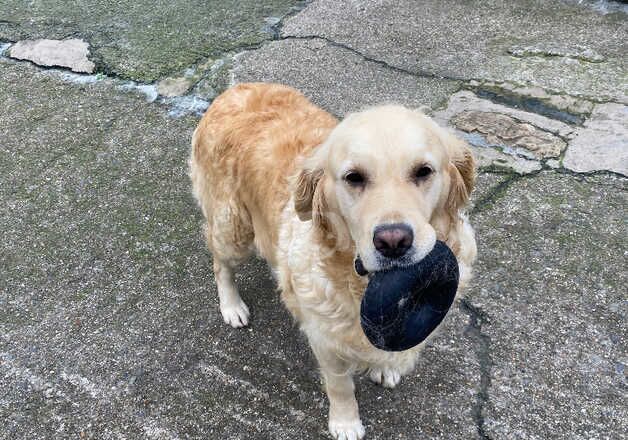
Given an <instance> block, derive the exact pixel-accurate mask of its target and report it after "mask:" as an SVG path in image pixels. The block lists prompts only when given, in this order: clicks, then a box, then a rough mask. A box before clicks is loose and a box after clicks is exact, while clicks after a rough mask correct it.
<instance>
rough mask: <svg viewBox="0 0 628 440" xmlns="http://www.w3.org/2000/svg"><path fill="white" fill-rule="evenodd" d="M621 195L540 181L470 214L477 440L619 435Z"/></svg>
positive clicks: (586, 183)
mask: <svg viewBox="0 0 628 440" xmlns="http://www.w3.org/2000/svg"><path fill="white" fill-rule="evenodd" d="M627 190H628V185H627V181H626V179H623V178H618V177H613V176H596V177H586V178H583V177H581V176H573V175H566V174H558V173H555V172H542V173H540V174H538V175H537V176H535V177H533V178H530V177H528V178H525V177H524V178H518V179H515V180H513V181H510V184H509V185H508V186H504V185H502V191H501V192H500V193H499V194H496V197H495V198H494V200H493V201H492V202H491V203H485V204H483V205H482V206H481V207H479V208H478V209H476V210H475V212H474V214H473V215H472V220H473V223H474V225H475V228H476V232H477V234H478V236H479V240H478V243H479V250H478V251H479V261H478V264H477V266H476V269H475V279H474V281H473V283H472V287H471V289H470V291H469V293H468V296H467V301H469V303H470V304H471V305H472V306H473V307H476V308H477V310H478V311H479V312H478V313H479V315H480V317H481V318H480V321H481V332H482V334H483V335H484V336H485V337H486V338H487V340H486V352H485V354H486V359H485V360H486V361H487V363H488V367H489V368H488V369H487V370H486V375H487V376H488V377H490V381H488V382H489V383H488V386H487V387H486V395H485V396H486V405H485V406H484V407H483V410H482V419H483V420H482V426H483V432H484V433H485V435H486V438H492V439H513V438H517V439H547V438H552V439H592V438H595V439H616V438H623V437H624V436H625V433H626V432H627V430H628V414H627V413H628V410H627V408H626V405H625V397H626V370H625V365H626V361H628V351H627V349H626V347H627V346H626V342H627V337H628V330H627V329H628V327H627V325H626V312H627V311H628V310H627V308H626V305H627V304H626V285H627V283H628V274H627V273H626V271H625V270H624V269H623V268H624V267H625V263H626V248H627V246H628V240H627V237H628V231H627V228H626V218H627V217H626V216H627V215H628V212H627V208H626V207H627V206H628V203H627V202H628V191H627ZM485 365H486V364H485Z"/></svg>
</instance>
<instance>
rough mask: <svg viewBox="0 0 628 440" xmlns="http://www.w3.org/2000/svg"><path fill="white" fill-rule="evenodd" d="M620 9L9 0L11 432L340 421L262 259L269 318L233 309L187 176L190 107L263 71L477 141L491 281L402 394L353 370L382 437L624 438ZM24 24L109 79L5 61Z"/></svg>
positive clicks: (1, 111)
mask: <svg viewBox="0 0 628 440" xmlns="http://www.w3.org/2000/svg"><path fill="white" fill-rule="evenodd" d="M295 5H296V6H298V8H299V9H298V10H297V9H292V7H293V6H295ZM199 11H200V12H199ZM625 12H626V11H625V6H624V5H621V4H619V3H616V2H597V1H585V2H580V1H575V0H574V1H571V0H565V1H562V2H557V1H550V0H543V1H527V0H526V1H525V2H512V3H509V4H505V3H504V2H498V1H469V2H454V1H440V2H432V1H429V0H428V1H422V2H410V1H402V2H388V1H351V2H329V1H313V2H308V3H307V4H300V3H298V4H297V2H270V3H268V2H266V3H264V4H263V5H260V4H258V2H249V1H246V2H237V5H236V2H233V4H231V3H224V2H221V3H220V4H219V3H218V2H216V3H213V2H210V3H205V2H185V1H179V2H175V3H169V4H168V5H166V4H155V3H154V2H150V4H149V2H139V3H138V2H133V4H132V5H131V4H130V3H129V2H114V3H111V2H96V1H94V2H87V1H84V2H74V3H67V2H54V1H46V2H36V3H32V2H19V1H10V0H8V1H2V0H0V84H1V85H2V86H1V87H0V103H2V105H1V106H0V169H1V170H2V171H3V173H2V174H1V175H0V237H2V239H1V240H0V268H1V272H0V420H2V421H3V423H2V424H0V439H40V438H41V439H57V438H58V439H66V438H78V439H87V438H93V439H121V438H129V439H131V438H133V439H135V438H147V439H184V438H196V439H207V438H209V439H288V438H290V439H293V438H303V439H309V438H312V439H314V438H326V436H327V434H326V420H325V418H326V412H327V402H326V400H325V396H324V394H323V392H322V391H321V388H320V383H319V379H318V374H317V371H316V364H315V361H314V359H313V357H312V355H311V354H310V352H309V349H308V346H307V344H306V342H305V341H304V339H303V337H302V336H301V335H300V334H299V332H298V329H297V328H296V327H295V326H294V325H293V323H292V322H291V320H290V318H289V316H288V313H287V312H286V311H285V310H284V309H283V308H282V306H281V304H280V301H279V299H278V295H277V293H276V292H275V287H274V284H273V281H272V279H271V276H270V274H269V272H268V269H267V267H266V266H265V264H264V263H263V262H261V261H258V260H252V261H250V262H249V263H248V264H247V265H246V266H245V267H244V268H243V270H242V271H241V272H240V273H239V274H238V279H237V281H238V284H239V285H240V287H241V290H242V294H243V296H244V298H245V300H246V301H247V302H248V304H249V305H250V306H251V309H252V312H253V318H252V325H251V326H250V327H249V328H248V329H245V330H242V331H236V330H233V329H231V328H228V327H226V326H225V325H224V324H223V323H222V320H221V318H220V316H219V312H218V309H217V307H216V305H217V303H216V291H215V283H214V280H213V277H212V275H211V270H210V268H211V257H210V255H209V254H208V252H207V251H206V250H205V248H204V246H203V242H202V238H201V234H200V220H201V216H200V213H199V212H198V209H196V207H195V206H194V203H193V200H192V197H191V195H190V190H189V183H188V178H187V175H186V159H187V155H188V148H189V140H190V136H191V132H192V130H193V128H194V126H195V124H196V123H197V121H198V118H199V113H200V112H201V111H202V110H203V109H204V108H205V106H206V105H207V103H208V101H210V100H211V99H212V98H213V97H215V96H216V94H217V93H219V92H220V91H221V90H223V89H224V88H225V87H227V86H228V85H229V84H232V83H234V82H239V81H251V80H264V81H278V82H283V83H287V84H290V85H293V86H295V87H298V88H300V89H301V90H303V91H304V93H306V94H307V95H308V96H309V97H310V98H311V99H312V100H313V101H314V102H316V103H318V104H319V105H321V106H323V107H324V108H326V109H327V110H329V111H331V112H333V113H334V114H336V115H339V116H342V115H344V114H345V113H347V112H349V111H351V110H354V109H358V108H360V107H362V106H365V105H372V104H375V103H378V102H390V101H397V102H402V103H404V104H407V105H410V106H413V107H423V108H424V109H425V111H427V112H429V113H432V114H433V115H434V116H435V117H436V118H437V119H438V121H439V122H440V123H441V124H444V125H450V126H451V128H452V129H457V130H459V134H460V135H461V136H465V137H466V138H467V139H468V140H469V141H470V142H471V143H472V144H473V145H474V149H475V152H476V154H477V155H478V157H480V158H481V161H480V165H481V169H480V175H479V178H478V187H477V190H476V192H475V194H474V196H473V204H472V207H471V209H470V215H471V219H472V222H473V224H474V226H475V228H476V232H477V236H478V243H479V258H478V263H477V266H476V272H475V273H476V276H475V279H474V281H473V283H472V286H471V287H470V289H469V290H468V291H467V292H466V293H465V295H464V297H463V298H462V299H461V301H460V302H459V303H458V304H456V306H455V307H454V308H453V310H452V312H451V314H450V316H449V317H448V319H447V320H446V322H445V324H444V328H443V330H442V332H441V333H440V335H439V336H438V337H437V338H435V339H434V340H433V341H432V342H431V343H430V345H429V346H428V347H427V348H426V350H425V352H424V353H423V355H422V357H421V360H420V362H419V365H418V367H417V369H416V371H415V372H414V373H413V374H412V375H410V376H409V377H407V378H404V379H403V381H402V384H401V386H400V387H399V388H397V389H395V390H392V391H391V390H384V389H381V388H379V387H376V386H374V385H372V384H371V383H370V382H369V381H368V380H366V379H365V378H362V377H361V378H358V380H357V393H358V400H359V401H360V404H361V411H362V418H363V421H364V423H365V426H366V428H367V436H368V438H372V439H382V440H383V439H391V438H399V439H417V438H434V439H436V438H443V439H472V438H478V439H495V440H496V439H549V438H552V439H553V438H558V439H616V438H622V437H623V436H624V435H625V433H626V432H627V431H628V423H627V422H626V420H628V414H626V412H627V410H626V404H625V402H626V391H627V387H626V370H625V365H626V363H628V354H627V350H626V339H627V330H626V312H627V310H626V304H627V302H626V287H625V286H626V284H627V281H628V280H627V279H626V278H627V275H626V270H625V266H626V247H627V243H626V241H627V239H626V237H627V236H628V234H627V231H626V218H628V217H627V214H628V213H627V212H626V210H627V208H626V206H627V200H626V199H627V194H628V192H627V187H626V182H627V181H626V178H625V174H626V168H625V163H624V162H625V160H624V158H625V154H626V151H627V150H628V143H627V139H628V126H627V121H626V119H625V118H624V117H622V115H625V114H626V113H625V112H626V107H625V104H626V65H625V56H622V54H623V53H625V52H626V43H625V41H627V38H626V37H627V35H626V23H627V19H628V18H627V15H626V13H625ZM284 16H285V18H284V19H283V20H280V18H281V17H284ZM34 38H48V39H60V40H64V39H68V38H80V39H83V40H84V41H86V42H88V43H89V45H90V52H89V54H90V55H89V58H90V60H91V61H93V62H95V64H96V72H95V74H94V75H76V74H69V73H67V72H65V71H63V70H57V69H49V68H45V67H43V66H36V65H34V64H31V63H29V62H27V61H16V60H12V59H10V58H7V55H9V54H10V53H11V50H10V49H11V47H15V44H16V43H17V42H18V41H20V40H29V39H34ZM270 40H272V41H270ZM3 53H4V55H5V56H4V57H2V56H1V55H2V54H3ZM41 63H42V64H45V60H44V61H42V62H41ZM127 79H132V80H134V82H132V83H129V82H128V81H127ZM147 82H150V83H147ZM152 82H155V83H152ZM180 95H183V96H180ZM469 114H472V115H473V124H472V125H469V124H468V118H467V119H464V116H468V115H469ZM504 116H507V118H509V119H507V120H508V121H509V123H511V124H513V125H512V127H510V128H509V130H507V131H504V130H503V126H501V125H499V124H498V122H499V121H501V123H503V121H504V120H506V119H505V118H504ZM461 120H464V121H465V124H461V123H460V121H461ZM523 129H525V130H529V132H530V133H533V134H534V136H531V137H529V138H528V137H526V136H525V135H522V134H521V133H522V130H523ZM465 130H466V131H465ZM511 133H515V134H516V136H515V135H513V136H514V137H511ZM524 134H525V133H524ZM539 139H541V140H547V139H550V140H552V142H554V144H552V145H558V146H559V147H558V148H554V149H552V150H547V151H544V152H543V153H542V154H541V153H539V151H541V150H539V148H538V147H539V145H538V143H539ZM559 141H560V142H559ZM513 146H514V147H513ZM548 151H549V152H548ZM609 170H610V172H609Z"/></svg>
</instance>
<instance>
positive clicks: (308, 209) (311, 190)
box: [294, 167, 323, 221]
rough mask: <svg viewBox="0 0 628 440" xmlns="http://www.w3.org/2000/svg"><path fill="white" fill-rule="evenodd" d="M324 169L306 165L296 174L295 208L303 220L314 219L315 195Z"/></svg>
mask: <svg viewBox="0 0 628 440" xmlns="http://www.w3.org/2000/svg"><path fill="white" fill-rule="evenodd" d="M322 177H323V170H321V169H310V168H308V167H304V168H302V169H301V171H299V173H298V174H297V176H296V180H295V185H294V209H295V211H296V213H297V215H298V216H299V219H300V220H301V221H307V220H312V207H313V205H314V195H315V193H316V188H317V186H318V183H319V182H320V180H321V178H322Z"/></svg>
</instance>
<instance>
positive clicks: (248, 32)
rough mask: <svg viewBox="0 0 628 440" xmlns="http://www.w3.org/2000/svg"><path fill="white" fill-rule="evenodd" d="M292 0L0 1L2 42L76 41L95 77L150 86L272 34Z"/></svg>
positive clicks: (293, 2)
mask: <svg viewBox="0 0 628 440" xmlns="http://www.w3.org/2000/svg"><path fill="white" fill-rule="evenodd" d="M301 4H302V2H299V1H294V0H270V1H264V2H258V1H253V0H246V1H236V0H227V1H224V0H221V1H216V0H213V1H209V2H207V1H200V0H194V1H187V0H186V1H183V0H175V1H167V2H165V1H152V0H116V1H110V0H86V1H81V2H63V1H56V0H42V1H37V2H30V1H25V0H0V40H5V41H13V42H16V41H19V40H33V39H40V38H48V39H55V40H64V39H67V38H76V37H79V38H81V39H83V40H85V41H87V42H88V43H89V45H90V56H91V60H92V61H94V62H96V64H97V69H98V70H99V71H101V72H105V73H111V74H116V75H119V76H121V77H124V78H128V79H134V80H138V81H144V82H152V81H155V80H157V79H160V78H163V77H165V76H168V75H172V74H175V73H178V72H180V71H183V70H184V69H186V68H188V67H190V66H191V65H193V64H196V63H198V62H200V61H202V60H203V59H205V58H207V57H216V56H219V55H222V54H223V53H225V52H228V51H231V50H234V49H236V48H240V47H246V46H253V45H257V44H260V43H261V42H263V41H265V40H268V39H270V38H272V37H273V35H274V34H275V30H274V28H273V25H276V24H277V22H278V20H279V18H281V17H283V16H284V15H286V14H288V13H291V12H294V10H293V9H292V8H293V7H297V8H298V7H299V6H300V5H301Z"/></svg>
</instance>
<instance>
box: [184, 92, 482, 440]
mask: <svg viewBox="0 0 628 440" xmlns="http://www.w3.org/2000/svg"><path fill="white" fill-rule="evenodd" d="M192 146H193V148H192V155H191V159H190V173H191V178H192V183H193V189H194V194H195V196H196V198H197V200H198V202H199V204H200V206H201V209H202V211H203V214H204V216H205V218H206V219H207V223H206V236H207V243H208V246H209V249H210V250H211V252H212V254H213V257H214V272H215V276H216V283H217V286H218V294H219V298H220V309H221V312H222V314H223V318H224V320H225V322H227V323H228V324H230V325H232V326H234V327H240V326H244V325H247V324H248V320H249V310H248V308H247V306H246V304H244V302H243V301H242V299H241V298H240V295H239V294H238V292H237V289H236V286H235V284H234V280H233V271H234V270H235V268H236V267H237V266H238V264H240V263H241V262H242V261H243V260H244V259H245V258H246V257H248V256H249V255H250V254H251V253H252V252H254V251H257V252H258V253H259V254H260V255H261V256H262V257H264V258H266V259H267V260H268V261H269V263H270V264H271V266H272V268H273V270H274V272H275V274H276V277H277V280H278V283H279V287H280V289H281V295H282V299H283V301H284V303H285V305H286V307H287V308H288V309H289V310H290V312H291V313H292V314H293V316H294V317H295V318H296V319H297V320H298V322H299V324H300V326H301V329H302V330H303V332H304V333H305V334H306V335H307V337H308V340H309V342H310V345H311V347H312V350H313V352H314V354H315V355H316V358H317V359H318V361H319V364H320V368H321V373H322V376H323V379H324V383H325V390H326V393H327V395H328V398H329V403H330V409H329V429H330V432H331V434H332V435H333V436H334V438H337V439H359V438H362V437H363V436H364V428H363V426H362V423H361V421H360V416H359V411H358V405H357V401H356V399H355V395H354V385H353V379H352V375H353V374H354V373H355V372H359V371H364V370H367V371H368V372H369V376H370V377H371V379H372V380H374V381H376V382H378V383H381V384H382V385H384V386H386V387H394V386H395V385H397V384H398V382H399V380H400V377H401V376H402V375H404V374H407V373H408V372H409V371H411V370H412V369H413V368H414V365H415V362H416V359H417V354H418V353H419V351H420V350H421V347H422V345H423V344H420V345H419V346H417V347H415V348H413V349H411V350H408V351H405V352H400V353H391V352H385V351H381V350H378V349H376V348H375V347H373V346H372V345H371V344H370V343H369V342H368V340H367V339H366V337H365V335H364V333H363V332H362V329H361V327H360V319H359V310H360V301H361V297H362V293H363V292H364V289H365V286H366V283H367V279H366V277H360V276H358V275H357V274H356V272H355V270H354V265H353V262H354V259H355V257H356V256H357V255H360V257H361V258H362V260H363V261H364V264H365V267H366V268H367V269H368V270H371V271H373V270H378V269H381V268H382V264H397V263H396V262H394V261H393V262H389V261H384V260H382V258H381V255H378V254H377V252H376V250H375V249H374V247H373V230H374V228H375V227H376V226H378V225H381V224H387V223H393V222H395V223H398V222H403V223H405V224H407V225H409V226H410V227H411V228H412V230H413V231H414V237H415V238H414V242H413V247H412V253H411V257H409V258H411V260H408V261H406V263H404V264H410V263H412V262H414V261H418V260H420V259H421V258H423V256H424V255H426V254H427V253H428V252H429V251H430V250H431V248H432V246H433V245H434V242H435V240H436V239H440V240H444V241H446V242H447V244H448V245H449V246H450V247H451V248H452V250H453V251H454V253H455V254H456V256H457V258H458V261H459V265H460V270H461V284H460V285H461V287H463V286H464V285H465V284H466V283H467V282H468V280H469V279H470V276H471V265H472V263H473V260H474V259H475V254H476V246H475V238H474V233H473V230H472V228H471V226H470V225H469V222H468V221H467V219H466V217H464V215H463V214H462V211H463V209H464V207H465V205H466V203H467V201H468V197H469V193H470V192H471V189H472V187H473V182H474V176H475V175H474V172H475V170H474V162H473V157H472V155H471V153H470V150H469V149H468V147H467V146H466V145H465V144H464V143H463V142H462V141H460V140H458V139H457V138H455V137H454V136H453V135H451V134H449V133H448V132H447V131H445V130H444V129H442V128H440V127H439V126H438V125H436V124H435V123H434V122H432V121H431V120H430V119H429V118H428V117H426V116H425V115H423V114H421V113H419V112H417V111H414V110H410V109H406V108H403V107H401V106H394V105H388V106H381V107H374V108H371V109H367V110H365V111H363V112H359V113H355V114H352V115H350V116H348V117H347V118H345V119H344V120H343V121H342V122H341V123H338V122H337V121H336V120H335V118H333V117H332V116H331V115H329V114H328V113H326V112H324V111H323V110H321V109H320V108H318V107H316V106H314V105H313V104H311V103H310V102H309V101H308V100H307V99H306V98H305V97H303V96H302V95H301V94H299V93H298V92H297V91H295V90H293V89H291V88H289V87H285V86H281V85H275V84H242V85H239V86H236V87H234V88H232V89H230V90H228V91H227V92H225V93H224V94H223V95H221V96H220V97H218V98H217V99H216V100H215V102H214V103H213V104H212V106H211V107H210V108H209V110H208V111H207V113H206V114H205V116H204V118H203V120H202V121H201V122H200V124H199V126H198V128H197V130H196V131H195V133H194V137H193V141H192ZM422 167H428V168H430V170H431V174H429V176H427V177H426V178H417V177H415V176H416V170H417V169H420V168H422ZM356 170H357V171H359V172H360V173H362V174H363V175H364V176H365V177H366V180H365V184H364V185H360V186H355V185H350V184H349V183H348V181H347V179H346V176H347V173H350V172H354V171H356ZM399 264H401V263H399Z"/></svg>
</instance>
